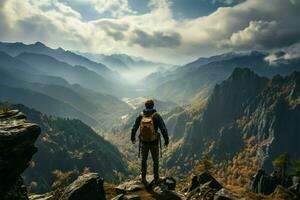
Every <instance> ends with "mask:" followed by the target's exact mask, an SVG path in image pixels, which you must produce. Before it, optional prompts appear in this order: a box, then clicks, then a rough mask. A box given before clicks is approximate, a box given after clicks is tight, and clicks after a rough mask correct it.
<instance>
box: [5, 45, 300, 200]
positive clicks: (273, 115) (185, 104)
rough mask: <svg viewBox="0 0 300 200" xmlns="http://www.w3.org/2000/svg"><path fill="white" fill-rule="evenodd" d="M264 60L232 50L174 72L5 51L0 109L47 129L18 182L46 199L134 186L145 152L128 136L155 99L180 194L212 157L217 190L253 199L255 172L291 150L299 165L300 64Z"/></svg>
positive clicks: (45, 51) (41, 51)
mask: <svg viewBox="0 0 300 200" xmlns="http://www.w3.org/2000/svg"><path fill="white" fill-rule="evenodd" d="M267 56H268V54H267V53H266V52H259V51H250V52H247V53H234V52H231V53H225V54H220V55H216V56H212V57H205V58H199V59H197V60H195V61H193V62H191V63H188V64H185V65H182V66H173V65H170V64H164V63H156V62H151V61H147V60H144V59H141V58H137V57H130V56H128V55H125V54H116V55H110V56H108V55H102V54H101V55H100V54H99V55H98V54H88V53H81V52H71V51H66V50H64V49H62V48H58V49H52V48H50V47H47V46H46V45H45V44H42V43H40V42H37V43H34V44H29V45H27V44H23V43H0V73H1V79H0V101H1V110H2V111H3V112H4V111H5V110H6V109H12V110H19V111H21V112H22V113H24V114H25V115H26V116H27V119H28V120H29V121H31V122H33V123H36V124H37V125H38V126H39V127H40V128H41V134H40V136H39V138H38V139H37V141H36V146H37V148H38V152H37V153H36V154H35V155H34V156H33V157H32V161H31V162H30V164H29V166H28V168H27V169H26V170H25V172H24V173H23V174H22V177H23V179H24V182H25V184H26V186H27V188H28V191H29V192H30V193H46V192H50V191H53V190H55V189H57V188H60V187H63V186H66V185H68V184H70V183H71V182H73V181H75V180H76V178H77V177H78V176H80V175H81V174H84V173H88V172H96V173H98V174H100V175H101V176H102V177H103V178H104V179H105V181H107V182H109V183H110V184H119V183H122V182H124V181H127V180H134V179H136V178H137V177H138V176H139V174H140V159H139V158H138V149H139V146H138V144H135V145H132V144H131V143H130V131H131V127H132V125H133V123H134V121H135V119H136V117H137V116H138V115H139V114H140V112H142V110H143V109H144V102H145V100H147V99H148V98H151V99H154V102H155V109H157V111H158V112H159V114H160V115H161V116H162V118H163V119H164V120H165V123H166V127H167V129H168V133H169V136H170V141H171V143H170V145H169V147H168V148H162V149H161V151H162V154H163V157H162V158H160V169H161V170H160V173H161V174H162V175H163V176H165V177H175V178H176V180H177V192H181V193H183V191H184V190H186V188H187V187H189V184H188V183H190V181H191V179H192V178H193V176H194V175H197V174H201V173H202V172H203V169H202V168H203V166H202V164H203V158H206V159H209V160H211V162H212V163H213V167H212V169H210V173H211V174H212V175H213V176H214V177H215V179H216V180H217V181H218V182H220V184H222V185H223V186H225V187H226V189H228V190H230V191H234V192H236V193H237V194H239V195H244V194H246V193H247V195H250V196H251V195H252V194H248V193H249V192H250V191H251V188H252V187H253V185H252V183H253V176H254V175H255V174H256V173H257V171H258V170H259V169H261V168H263V169H264V170H265V171H266V173H271V172H272V171H273V170H274V167H273V165H272V161H273V160H274V159H276V157H278V156H279V155H280V154H282V153H283V152H285V151H286V152H288V153H289V156H290V158H291V159H292V160H298V159H299V158H300V157H299V155H300V151H299V148H298V144H299V141H300V135H299V133H300V127H299V123H297V122H298V121H299V120H300V112H299V111H300V110H299V108H300V107H299V106H300V72H299V70H300V60H299V58H295V59H291V60H290V61H289V62H283V63H278V64H277V65H276V67H274V66H273V65H272V64H271V63H270V62H268V61H267V60H266V59H265V58H266V57H267ZM126 74H130V75H131V76H132V77H129V76H127V77H126ZM45 158H47V159H46V160H45ZM151 165H152V161H149V166H151ZM149 170H150V171H149V172H150V174H151V173H152V169H150V167H149ZM272 192H273V191H272ZM186 193H187V192H186ZM253 195H254V194H253ZM264 195H270V194H264ZM254 196H255V195H254ZM255 198H257V196H255ZM255 198H253V199H255ZM264 198H266V199H268V196H265V197H264Z"/></svg>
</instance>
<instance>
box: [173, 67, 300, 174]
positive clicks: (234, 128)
mask: <svg viewBox="0 0 300 200" xmlns="http://www.w3.org/2000/svg"><path fill="white" fill-rule="evenodd" d="M299 87H300V72H295V73H293V74H292V75H290V76H287V77H281V76H275V77H274V78H273V79H271V80H268V79H266V78H264V77H260V76H258V75H256V74H255V73H253V72H252V71H250V70H249V69H236V70H234V72H233V73H232V75H231V76H230V77H229V79H227V80H226V81H224V82H223V83H221V84H220V85H216V87H215V89H214V91H213V93H212V95H211V96H210V98H209V100H208V104H207V106H206V108H205V110H204V111H203V113H202V115H201V117H200V118H196V119H194V120H192V121H191V122H190V123H189V124H186V129H185V131H186V133H185V142H184V144H183V145H182V147H181V148H180V149H179V150H178V152H176V153H175V154H174V156H173V158H171V159H170V160H169V166H174V165H178V164H179V163H181V162H182V160H184V161H189V160H190V159H191V157H192V156H194V155H199V154H201V153H202V152H204V151H206V152H209V153H211V154H212V156H213V157H214V158H216V159H217V160H228V159H231V158H232V157H233V156H234V155H236V154H237V153H238V152H241V151H242V150H243V148H244V146H245V141H244V140H245V138H249V137H251V136H254V137H255V142H256V144H258V148H257V151H256V152H255V153H256V158H257V160H258V162H259V165H260V166H263V167H266V169H269V168H270V167H271V160H272V159H274V158H275V157H276V156H278V155H279V154H280V153H282V152H283V151H288V152H289V153H290V154H291V156H292V157H293V158H297V157H299V155H300V149H299V148H298V146H297V144H299V142H300V134H299V133H300V125H299V123H297V122H299V121H300V92H299ZM178 123H180V122H178ZM178 126H179V125H178ZM180 126H183V125H180Z"/></svg>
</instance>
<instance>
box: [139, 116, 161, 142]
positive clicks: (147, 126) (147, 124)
mask: <svg viewBox="0 0 300 200" xmlns="http://www.w3.org/2000/svg"><path fill="white" fill-rule="evenodd" d="M141 115H142V120H141V124H140V136H139V138H140V139H141V141H143V142H152V141H155V140H157V139H158V134H157V133H156V132H155V128H154V122H153V117H154V116H155V115H156V112H155V113H153V114H152V115H150V116H145V115H144V113H141Z"/></svg>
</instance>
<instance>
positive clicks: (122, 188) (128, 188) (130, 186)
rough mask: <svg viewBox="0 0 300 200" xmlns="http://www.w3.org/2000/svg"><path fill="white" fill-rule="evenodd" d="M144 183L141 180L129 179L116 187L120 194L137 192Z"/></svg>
mask: <svg viewBox="0 0 300 200" xmlns="http://www.w3.org/2000/svg"><path fill="white" fill-rule="evenodd" d="M143 188H144V185H143V184H142V183H140V182H139V181H135V180H133V181H128V182H125V183H123V184H121V185H118V186H117V187H116V188H115V189H116V192H117V193H118V194H126V193H127V192H136V191H139V190H142V189H143Z"/></svg>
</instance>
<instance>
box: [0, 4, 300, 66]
mask: <svg viewBox="0 0 300 200" xmlns="http://www.w3.org/2000/svg"><path fill="white" fill-rule="evenodd" d="M66 1H67V0H43V1H35V0H22V1H19V0H9V1H8V0H3V1H1V2H0V17H1V20H0V40H5V41H23V42H27V43H31V42H35V41H41V42H44V43H46V44H47V45H49V46H51V47H59V46H62V47H64V48H66V49H71V50H79V51H90V52H94V53H127V54H132V55H135V56H142V57H146V58H148V59H152V60H157V61H164V62H172V63H174V64H181V63H184V62H188V61H190V60H192V59H195V58H197V57H199V56H208V55H212V54H216V53H221V52H225V51H232V50H236V51H241V50H268V51H278V50H282V49H284V50H289V54H288V55H291V56H295V54H299V51H297V50H295V49H300V48H298V46H297V45H295V44H298V43H300V41H299V40H300V38H299V36H300V25H299V22H298V20H297V19H299V18H300V12H299V10H300V0H286V1H283V0H264V1H261V0H247V1H245V2H242V3H240V4H237V5H235V4H234V6H231V7H220V8H218V9H217V10H216V11H215V12H213V13H211V14H210V15H208V16H204V17H199V18H196V19H174V16H173V12H172V10H171V9H170V6H171V5H172V2H171V0H151V1H150V3H149V5H148V7H149V9H150V11H149V12H147V13H143V14H137V13H135V12H134V11H132V10H131V8H130V6H129V4H128V0H109V1H108V0H74V1H72V2H77V3H78V2H79V3H80V2H81V3H84V4H88V5H90V6H91V7H93V8H94V9H97V12H98V13H102V14H104V13H109V15H110V16H111V17H109V18H108V17H106V18H99V19H96V20H93V21H86V19H83V15H82V13H80V12H78V11H76V10H74V9H73V8H72V7H71V6H69V4H66V3H64V2H66ZM228 3H230V2H228Z"/></svg>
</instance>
